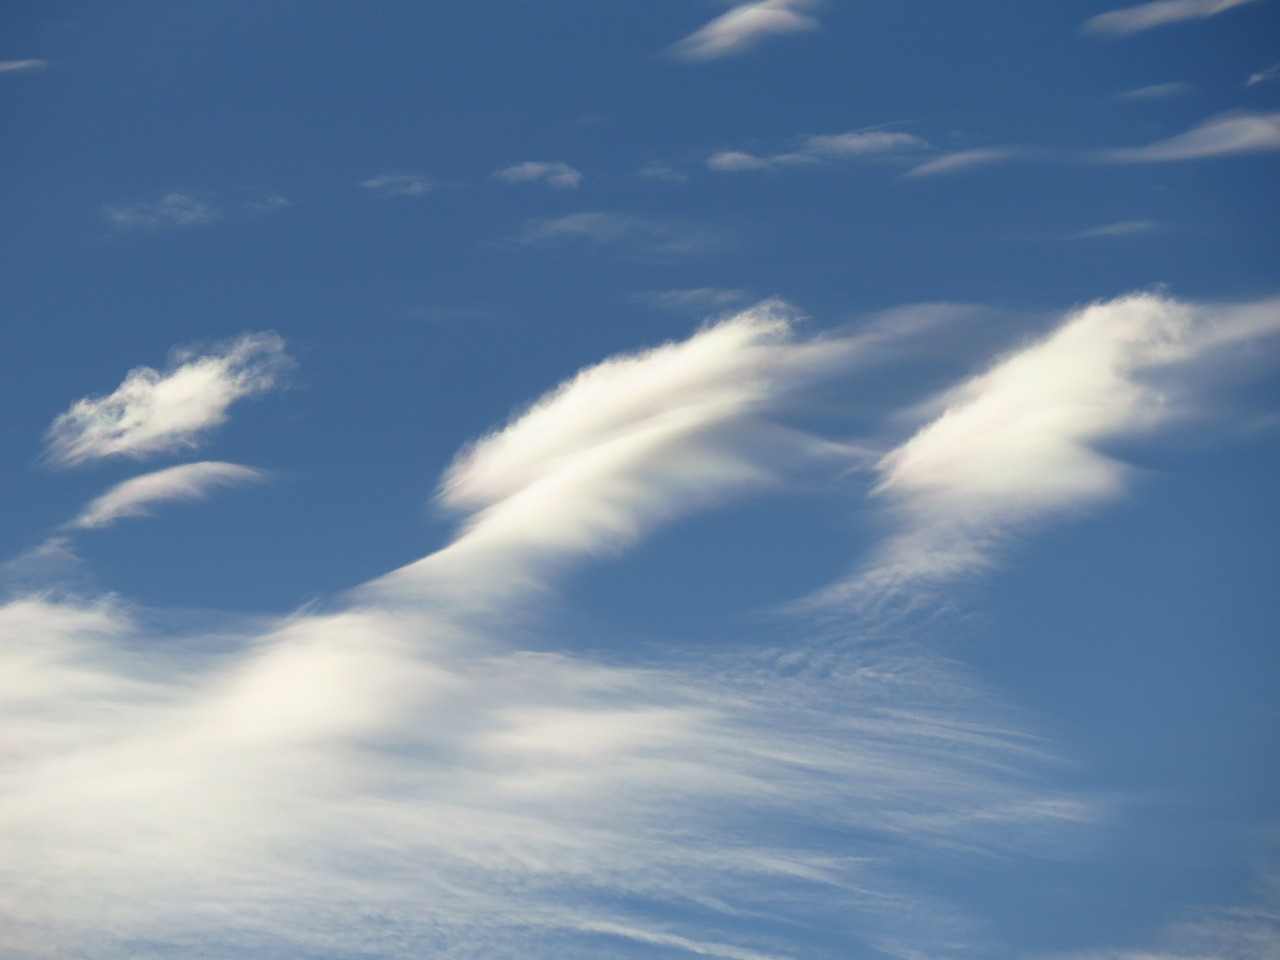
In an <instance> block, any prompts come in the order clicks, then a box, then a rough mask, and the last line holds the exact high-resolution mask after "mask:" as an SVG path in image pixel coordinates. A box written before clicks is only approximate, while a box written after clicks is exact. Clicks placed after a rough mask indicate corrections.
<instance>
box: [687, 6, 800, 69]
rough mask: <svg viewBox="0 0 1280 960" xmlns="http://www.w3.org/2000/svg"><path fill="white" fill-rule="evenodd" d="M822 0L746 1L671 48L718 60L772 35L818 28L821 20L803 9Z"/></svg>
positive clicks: (689, 57)
mask: <svg viewBox="0 0 1280 960" xmlns="http://www.w3.org/2000/svg"><path fill="white" fill-rule="evenodd" d="M819 5H820V4H819V2H818V0H759V2H755V3H742V4H739V5H738V6H736V7H734V8H733V9H731V10H729V11H728V12H727V13H724V14H721V15H720V16H718V17H716V19H714V20H712V21H711V22H710V23H708V24H707V25H706V26H704V27H702V28H701V29H700V30H697V31H696V32H694V33H692V34H690V35H689V36H687V37H685V38H684V39H683V40H681V41H680V42H679V43H677V44H675V46H673V47H672V48H671V52H672V53H673V54H674V55H675V56H677V57H681V58H683V59H685V60H716V59H719V58H721V57H730V56H734V55H735V54H740V53H746V52H748V51H749V50H753V49H755V47H756V46H758V45H759V44H760V43H762V42H763V41H764V40H766V39H767V38H769V37H773V36H780V35H783V34H788V33H805V32H808V31H811V30H817V29H818V27H819V26H820V24H819V23H818V21H817V20H815V19H814V18H813V17H811V16H808V15H807V14H805V13H802V12H801V11H804V10H812V9H814V8H816V7H818V6H819Z"/></svg>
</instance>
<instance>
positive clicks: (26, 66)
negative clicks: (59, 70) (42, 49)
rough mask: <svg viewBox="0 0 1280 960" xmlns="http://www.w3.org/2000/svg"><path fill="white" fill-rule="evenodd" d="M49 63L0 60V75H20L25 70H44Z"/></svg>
mask: <svg viewBox="0 0 1280 960" xmlns="http://www.w3.org/2000/svg"><path fill="white" fill-rule="evenodd" d="M46 66H48V64H47V63H45V61H43V60H0V73H18V72H20V71H23V70H43V69H44V68H45V67H46Z"/></svg>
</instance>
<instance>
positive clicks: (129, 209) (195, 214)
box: [103, 193, 223, 229]
mask: <svg viewBox="0 0 1280 960" xmlns="http://www.w3.org/2000/svg"><path fill="white" fill-rule="evenodd" d="M103 212H104V213H105V214H106V216H107V219H108V220H110V221H111V222H112V223H113V224H115V225H116V226H117V227H120V228H121V229H130V228H136V227H198V226H203V225H204V224H207V223H213V222H214V221H215V220H221V219H222V217H223V214H222V211H221V210H218V209H217V208H216V207H214V206H212V205H210V204H208V203H205V202H204V201H203V200H198V199H196V198H195V197H193V196H190V195H189V194H185V193H169V194H165V195H164V196H163V197H161V198H160V199H159V200H157V201H156V202H154V203H134V204H128V205H125V206H118V207H111V206H108V207H104V208H103Z"/></svg>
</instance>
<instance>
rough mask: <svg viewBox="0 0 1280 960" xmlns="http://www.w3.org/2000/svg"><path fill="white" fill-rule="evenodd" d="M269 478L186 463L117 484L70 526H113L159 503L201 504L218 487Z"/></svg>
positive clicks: (233, 467) (247, 470)
mask: <svg viewBox="0 0 1280 960" xmlns="http://www.w3.org/2000/svg"><path fill="white" fill-rule="evenodd" d="M265 476H266V474H264V473H263V472H262V471H261V470H255V469H253V468H252V467H244V466H240V465H239V464H235V463H219V462H217V461H209V460H206V461H203V462H201V463H184V464H182V465H181V466H178V467H169V468H168V469H167V470H157V471H156V472H155V473H148V474H144V475H143V476H141V477H134V478H133V479H131V480H126V481H124V482H123V483H119V484H117V485H116V486H114V487H112V488H111V489H110V490H108V491H107V492H106V493H104V494H103V495H102V496H100V497H98V498H97V499H96V500H94V501H93V502H92V503H90V504H89V505H88V506H87V507H85V509H84V510H83V511H82V512H81V514H80V516H78V517H76V519H75V520H73V521H71V523H70V524H68V526H70V527H73V528H78V529H81V530H90V529H95V528H98V527H106V526H110V525H111V524H113V523H115V522H116V521H117V520H120V519H122V518H124V517H145V516H148V515H149V514H150V513H151V508H152V507H153V506H154V505H156V504H158V503H165V502H169V501H174V500H201V499H203V498H204V497H205V496H206V495H208V493H209V491H211V490H213V489H216V488H217V487H226V486H232V485H235V484H239V483H253V482H257V481H260V480H262V479H264V478H265Z"/></svg>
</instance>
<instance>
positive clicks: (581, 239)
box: [520, 210, 723, 257]
mask: <svg viewBox="0 0 1280 960" xmlns="http://www.w3.org/2000/svg"><path fill="white" fill-rule="evenodd" d="M520 242H522V243H525V244H532V245H536V246H547V245H558V244H589V245H592V246H598V247H605V248H611V249H614V250H617V251H619V252H621V253H628V254H633V255H637V256H641V257H669V256H674V255H677V254H689V253H705V252H707V251H709V250H713V249H715V248H716V247H718V246H720V245H721V244H722V242H723V241H722V239H721V238H720V237H719V236H718V235H716V234H715V233H713V232H712V231H710V230H708V229H706V228H703V227H699V226H697V225H693V224H686V223H679V222H676V221H671V220H657V219H652V218H649V217H641V216H637V215H635V214H629V213H619V212H616V211H609V210H589V211H585V212H583V213H571V214H568V215H567V216H563V217H555V218H551V219H541V220H534V221H531V222H529V223H528V224H526V225H525V228H524V230H523V232H522V234H521V235H520Z"/></svg>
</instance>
